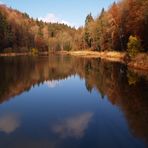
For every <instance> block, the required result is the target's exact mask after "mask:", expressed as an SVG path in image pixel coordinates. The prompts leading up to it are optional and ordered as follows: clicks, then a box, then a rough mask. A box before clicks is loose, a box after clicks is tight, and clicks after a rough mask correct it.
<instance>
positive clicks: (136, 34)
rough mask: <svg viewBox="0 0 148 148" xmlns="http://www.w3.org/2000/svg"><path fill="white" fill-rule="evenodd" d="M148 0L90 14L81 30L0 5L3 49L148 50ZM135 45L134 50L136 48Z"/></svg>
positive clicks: (129, 1)
mask: <svg viewBox="0 0 148 148" xmlns="http://www.w3.org/2000/svg"><path fill="white" fill-rule="evenodd" d="M147 10H148V1H147V0H122V1H120V2H118V3H115V2H114V3H113V4H112V5H111V6H110V7H109V8H108V10H105V9H104V8H103V9H102V11H101V13H100V14H99V15H98V16H97V17H95V18H94V17H93V16H92V14H91V13H90V14H88V15H87V17H86V20H85V25H84V26H83V27H79V28H78V29H76V28H74V27H73V28H72V27H70V26H67V25H65V24H58V23H44V22H43V21H40V20H38V19H36V20H35V19H33V18H31V17H30V16H29V15H28V14H26V13H21V12H19V11H18V10H14V9H12V8H8V7H7V6H5V5H0V52H2V53H7V52H8V53H9V52H32V53H38V52H48V51H52V52H53V51H54V52H55V51H61V50H62V51H63V50H65V51H70V50H84V49H89V50H93V51H114V50H115V51H128V50H135V51H132V52H143V51H145V52H147V51H148V42H147V37H148V11H147ZM133 46H134V49H133Z"/></svg>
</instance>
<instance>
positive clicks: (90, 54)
mask: <svg viewBox="0 0 148 148" xmlns="http://www.w3.org/2000/svg"><path fill="white" fill-rule="evenodd" d="M62 54H68V55H73V56H79V57H86V58H101V59H105V60H109V61H115V62H122V63H125V64H127V65H128V67H129V68H133V69H138V70H144V71H148V53H138V54H137V55H136V56H135V57H134V58H131V59H130V60H129V59H128V56H127V53H126V52H115V51H104V52H97V51H69V52H67V51H63V52H62Z"/></svg>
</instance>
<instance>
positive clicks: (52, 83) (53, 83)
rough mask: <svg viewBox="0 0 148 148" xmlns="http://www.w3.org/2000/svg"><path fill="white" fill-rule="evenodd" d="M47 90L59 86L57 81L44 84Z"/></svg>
mask: <svg viewBox="0 0 148 148" xmlns="http://www.w3.org/2000/svg"><path fill="white" fill-rule="evenodd" d="M45 84H47V86H48V87H49V88H55V87H56V86H58V85H59V81H47V82H45Z"/></svg>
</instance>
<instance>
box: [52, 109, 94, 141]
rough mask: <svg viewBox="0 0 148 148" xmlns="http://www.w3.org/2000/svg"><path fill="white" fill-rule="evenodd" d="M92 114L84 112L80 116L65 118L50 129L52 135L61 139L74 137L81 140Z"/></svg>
mask: <svg viewBox="0 0 148 148" xmlns="http://www.w3.org/2000/svg"><path fill="white" fill-rule="evenodd" d="M92 116H93V113H90V112H86V113H82V114H80V115H77V116H74V117H70V118H67V119H65V120H63V121H62V122H60V123H57V124H55V125H54V126H53V127H52V130H53V132H54V133H56V134H58V135H59V136H60V137H61V138H67V137H74V138H78V139H79V138H82V137H83V136H84V134H85V130H86V129H87V127H88V125H89V122H90V121H91V119H92Z"/></svg>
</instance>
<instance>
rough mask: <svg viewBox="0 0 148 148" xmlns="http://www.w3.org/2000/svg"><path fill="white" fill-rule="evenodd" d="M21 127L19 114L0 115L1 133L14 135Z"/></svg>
mask: <svg viewBox="0 0 148 148" xmlns="http://www.w3.org/2000/svg"><path fill="white" fill-rule="evenodd" d="M19 126H20V120H19V117H18V115H17V114H14V113H7V114H4V115H0V132H4V133H6V134H11V133H13V132H14V131H15V130H16V129H17V128H19Z"/></svg>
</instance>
